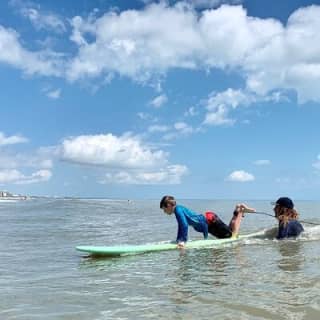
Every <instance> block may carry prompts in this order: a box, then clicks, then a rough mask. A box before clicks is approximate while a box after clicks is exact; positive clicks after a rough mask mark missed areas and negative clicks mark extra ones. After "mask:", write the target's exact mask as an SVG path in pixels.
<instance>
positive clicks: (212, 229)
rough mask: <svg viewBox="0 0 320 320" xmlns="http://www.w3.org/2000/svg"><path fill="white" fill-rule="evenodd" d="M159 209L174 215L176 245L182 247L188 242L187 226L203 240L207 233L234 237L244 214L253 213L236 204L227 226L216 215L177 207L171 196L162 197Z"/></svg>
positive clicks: (222, 236)
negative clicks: (176, 232) (199, 234)
mask: <svg viewBox="0 0 320 320" xmlns="http://www.w3.org/2000/svg"><path fill="white" fill-rule="evenodd" d="M160 209H162V210H163V211H164V212H165V213H166V214H168V215H171V214H172V213H174V214H175V216H176V219H177V222H178V234H177V240H176V241H177V244H178V247H184V245H185V243H186V242H187V240H188V226H189V225H190V226H192V227H193V228H194V229H195V230H196V231H198V232H202V233H203V237H204V239H207V238H208V233H210V234H212V235H213V236H215V237H217V238H219V239H222V238H231V237H236V236H237V235H238V233H239V229H240V224H241V220H242V218H243V216H244V213H249V212H255V211H256V210H255V209H253V208H249V207H248V206H247V205H246V204H244V203H241V204H237V205H236V207H235V209H234V212H233V216H232V218H231V221H230V223H229V225H226V224H225V223H224V222H223V221H222V220H221V219H220V218H219V217H218V215H217V214H215V213H214V212H211V211H208V212H206V213H205V215H202V214H198V213H196V212H194V211H192V210H190V209H188V208H186V207H184V206H181V205H178V204H177V203H176V200H175V198H174V197H172V196H164V197H163V198H162V199H161V201H160Z"/></svg>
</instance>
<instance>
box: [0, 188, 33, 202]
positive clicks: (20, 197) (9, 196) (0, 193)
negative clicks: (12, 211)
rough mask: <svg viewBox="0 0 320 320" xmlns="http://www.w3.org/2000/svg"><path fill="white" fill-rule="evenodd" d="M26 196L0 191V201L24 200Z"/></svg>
mask: <svg viewBox="0 0 320 320" xmlns="http://www.w3.org/2000/svg"><path fill="white" fill-rule="evenodd" d="M26 199H27V196H23V195H20V194H12V193H10V192H9V191H2V190H0V200H26Z"/></svg>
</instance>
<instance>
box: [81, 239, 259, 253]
mask: <svg viewBox="0 0 320 320" xmlns="http://www.w3.org/2000/svg"><path fill="white" fill-rule="evenodd" d="M258 234H259V233H251V234H247V235H239V236H238V237H236V238H227V239H208V240H194V241H188V242H187V243H186V245H185V249H199V248H214V247H221V246H223V245H224V244H227V243H232V242H237V241H241V240H244V239H248V238H252V237H255V236H256V235H258ZM76 250H78V251H81V252H86V253H88V254H90V255H92V256H105V257H116V256H126V255H134V254H141V253H148V252H156V251H167V250H178V248H177V244H176V243H169V242H167V243H151V244H141V245H120V246H77V247H76Z"/></svg>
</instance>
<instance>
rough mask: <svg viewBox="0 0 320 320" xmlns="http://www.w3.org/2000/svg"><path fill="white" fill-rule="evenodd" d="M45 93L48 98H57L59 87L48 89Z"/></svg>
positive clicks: (58, 96)
mask: <svg viewBox="0 0 320 320" xmlns="http://www.w3.org/2000/svg"><path fill="white" fill-rule="evenodd" d="M46 94H47V97H48V98H50V99H59V98H60V95H61V89H56V90H49V91H47V93H46Z"/></svg>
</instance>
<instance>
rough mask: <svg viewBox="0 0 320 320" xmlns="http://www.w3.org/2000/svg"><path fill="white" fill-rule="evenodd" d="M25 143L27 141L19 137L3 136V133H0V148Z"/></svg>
mask: <svg viewBox="0 0 320 320" xmlns="http://www.w3.org/2000/svg"><path fill="white" fill-rule="evenodd" d="M26 142H28V139H27V138H25V137H23V136H21V135H14V136H5V134H4V133H3V132H0V147H1V146H7V145H12V144H17V143H26Z"/></svg>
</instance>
